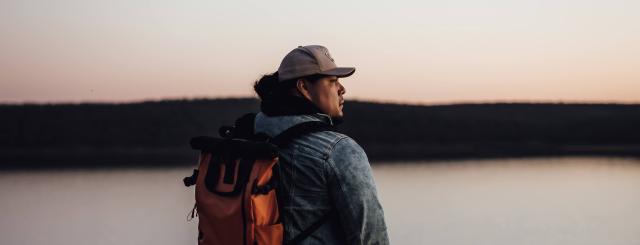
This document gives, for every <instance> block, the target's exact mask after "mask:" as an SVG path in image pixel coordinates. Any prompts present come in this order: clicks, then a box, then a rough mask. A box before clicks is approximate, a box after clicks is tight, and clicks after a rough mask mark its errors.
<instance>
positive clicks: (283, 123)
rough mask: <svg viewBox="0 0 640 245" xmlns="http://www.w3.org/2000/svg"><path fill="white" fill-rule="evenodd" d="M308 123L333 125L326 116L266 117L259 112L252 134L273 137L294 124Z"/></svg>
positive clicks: (316, 114) (318, 114)
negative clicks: (263, 134)
mask: <svg viewBox="0 0 640 245" xmlns="http://www.w3.org/2000/svg"><path fill="white" fill-rule="evenodd" d="M309 121H321V122H325V123H328V124H330V125H334V124H333V120H331V117H329V115H327V114H323V113H314V114H306V115H286V116H267V114H265V113H263V112H260V113H258V114H257V115H256V119H255V124H254V132H255V133H256V134H257V133H265V134H267V135H269V137H275V136H276V135H278V134H280V133H282V132H283V131H285V130H287V129H288V128H290V127H293V126H294V125H296V124H300V123H303V122H309Z"/></svg>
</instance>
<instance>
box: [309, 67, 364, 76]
mask: <svg viewBox="0 0 640 245" xmlns="http://www.w3.org/2000/svg"><path fill="white" fill-rule="evenodd" d="M354 72H356V68H355V67H336V68H333V69H331V70H328V71H323V72H319V73H318V74H322V75H329V76H337V77H348V76H351V75H353V73H354Z"/></svg>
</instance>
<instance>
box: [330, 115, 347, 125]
mask: <svg viewBox="0 0 640 245" xmlns="http://www.w3.org/2000/svg"><path fill="white" fill-rule="evenodd" d="M331 121H332V122H333V125H334V126H338V125H340V124H341V123H343V122H344V114H340V115H338V116H333V117H331Z"/></svg>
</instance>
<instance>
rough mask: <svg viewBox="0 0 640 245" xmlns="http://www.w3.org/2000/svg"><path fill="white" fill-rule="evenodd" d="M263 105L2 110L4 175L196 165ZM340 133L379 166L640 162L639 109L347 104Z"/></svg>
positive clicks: (215, 102) (224, 102)
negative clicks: (197, 141)
mask: <svg viewBox="0 0 640 245" xmlns="http://www.w3.org/2000/svg"><path fill="white" fill-rule="evenodd" d="M258 108H259V102H258V101H257V100H254V99H211V100H178V101H160V102H143V103H131V104H58V105H0V115H2V120H0V148H1V149H0V165H1V166H0V167H4V168H13V167H20V168H32V167H34V168H35V167H59V166H83V167H92V166H122V165H127V166H128V165H136V166H140V165H153V166H161V165H180V164H182V165H187V164H193V162H194V161H195V158H196V154H195V152H193V151H191V150H190V149H189V147H188V141H189V139H190V137H192V136H196V135H212V136H217V131H218V128H219V127H220V126H223V125H231V124H232V123H233V122H234V120H235V119H236V118H237V117H239V116H241V115H243V114H244V113H247V112H256V111H258ZM345 115H346V117H345V122H344V123H343V124H342V125H340V130H341V131H343V132H344V133H346V134H348V135H350V136H352V137H353V138H355V139H356V140H357V141H358V142H359V143H360V144H361V145H362V146H363V148H364V149H365V150H366V151H367V153H368V154H369V156H370V158H372V159H373V160H380V159H433V158H456V157H501V156H532V155H564V154H589V155H633V156H636V155H640V129H639V128H638V125H640V105H620V104H504V103H500V104H458V105H438V106H417V105H399V104H380V103H369V102H355V101H353V102H347V103H346V104H345Z"/></svg>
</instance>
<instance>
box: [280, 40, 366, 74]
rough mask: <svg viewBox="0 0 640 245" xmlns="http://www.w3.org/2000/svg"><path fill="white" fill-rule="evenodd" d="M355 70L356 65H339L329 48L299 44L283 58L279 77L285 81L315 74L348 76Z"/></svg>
mask: <svg viewBox="0 0 640 245" xmlns="http://www.w3.org/2000/svg"><path fill="white" fill-rule="evenodd" d="M355 71H356V68H354V67H338V66H337V65H336V63H335V62H334V61H333V58H331V54H329V50H328V49H327V48H325V47H323V46H320V45H309V46H298V47H297V48H296V49H294V50H291V52H289V53H288V54H287V55H286V56H285V57H284V59H282V62H281V63H280V67H278V78H279V80H280V81H285V80H289V79H294V78H300V77H304V76H308V75H314V74H321V75H329V76H337V77H348V76H351V75H352V74H353V73H354V72H355Z"/></svg>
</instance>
